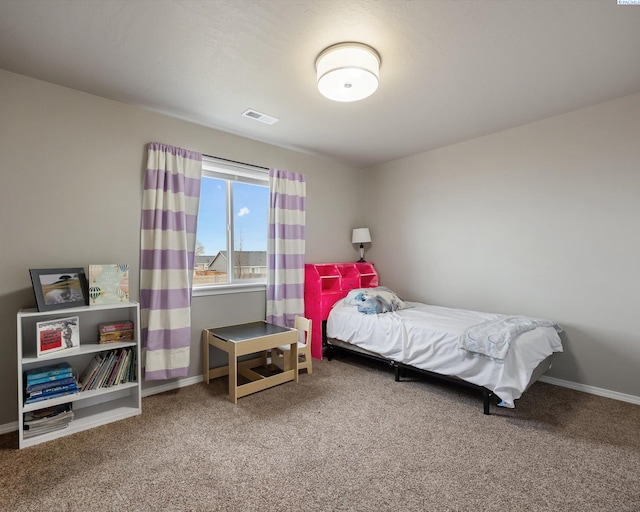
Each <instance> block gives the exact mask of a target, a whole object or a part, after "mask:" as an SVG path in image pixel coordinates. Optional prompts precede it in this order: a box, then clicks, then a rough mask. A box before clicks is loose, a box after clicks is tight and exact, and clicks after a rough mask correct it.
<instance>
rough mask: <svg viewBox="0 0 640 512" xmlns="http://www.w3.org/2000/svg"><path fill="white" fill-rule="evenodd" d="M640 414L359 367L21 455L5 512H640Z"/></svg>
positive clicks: (8, 466) (209, 389) (7, 456)
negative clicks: (486, 402) (509, 402)
mask: <svg viewBox="0 0 640 512" xmlns="http://www.w3.org/2000/svg"><path fill="white" fill-rule="evenodd" d="M639 427H640V406H637V405H633V404H628V403H623V402H617V401H614V400H610V399H606V398H602V397H597V396H592V395H588V394H585V393H580V392H577V391H572V390H568V389H564V388H559V387H556V386H552V385H549V384H544V383H537V384H535V385H534V386H533V387H532V388H531V389H530V390H529V391H528V392H527V394H526V395H525V396H524V397H522V398H521V399H520V400H518V402H517V408H516V409H515V410H504V409H498V408H497V407H495V406H492V415H491V416H485V415H483V414H482V400H481V395H480V393H478V392H477V391H473V390H468V389H466V388H462V387H458V386H455V385H453V384H447V383H443V382H438V381H434V380H428V379H426V378H424V377H415V378H413V379H412V380H410V381H406V382H400V383H396V382H394V380H393V373H392V372H391V371H390V370H389V369H388V368H385V367H384V366H380V365H377V364H375V363H366V362H364V361H363V360H361V359H357V358H355V357H353V358H349V359H340V360H334V361H326V360H324V361H316V362H315V366H314V373H313V375H306V374H304V373H303V374H301V375H300V382H299V383H298V384H297V385H296V384H294V383H287V384H283V385H281V386H278V387H276V388H272V389H269V390H266V391H262V392H260V393H257V394H254V395H251V396H248V397H245V398H241V399H240V400H239V401H238V404H237V405H233V404H231V403H230V402H229V401H228V399H227V396H226V378H222V379H217V380H215V381H213V382H212V383H211V384H210V385H209V386H206V385H205V384H197V385H193V386H189V387H187V388H182V389H180V390H176V391H171V392H167V393H163V394H159V395H154V396H150V397H147V398H144V399H143V414H142V415H141V416H139V417H136V418H130V419H127V420H123V421H120V422H116V423H112V424H110V425H107V426H103V427H99V428H96V429H93V430H89V431H86V432H82V433H79V434H75V435H72V436H69V437H66V438H62V439H58V440H55V441H51V442H49V443H44V444H41V445H38V446H34V447H31V448H27V449H24V450H17V434H15V433H12V434H6V435H3V436H0V469H1V473H2V479H1V481H0V509H1V510H3V511H27V510H56V511H76V510H77V511H90V512H97V511H103V510H104V511H111V510H135V511H151V510H154V511H155V510H176V511H187V510H193V511H208V510H211V511H216V510H220V511H241V510H265V511H298V510H311V511H316V510H318V511H329V510H331V511H334V510H335V511H348V510H352V511H365V510H366V511H387V510H388V511H391V510H399V511H449V510H451V511H453V510H459V511H484V510H487V511H493V510H495V511H498V510H499V511H501V512H505V511H519V510H527V511H563V512H568V511H574V510H575V511H637V510H639V509H640V437H639V435H638V433H639Z"/></svg>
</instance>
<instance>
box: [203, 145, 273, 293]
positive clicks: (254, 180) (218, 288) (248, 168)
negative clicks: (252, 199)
mask: <svg viewBox="0 0 640 512" xmlns="http://www.w3.org/2000/svg"><path fill="white" fill-rule="evenodd" d="M202 178H217V179H221V180H225V182H226V184H227V190H226V201H227V211H226V214H227V218H226V226H227V229H226V231H227V279H228V282H227V283H221V284H212V285H201V286H193V289H192V296H194V297H201V296H205V295H220V294H228V293H242V292H258V291H265V290H266V289H267V280H266V278H264V279H242V281H241V282H234V281H233V261H234V241H235V239H234V228H233V226H234V222H233V219H234V214H233V211H234V210H233V188H232V184H233V182H242V183H250V184H253V185H262V186H267V187H269V171H268V170H267V169H263V168H261V167H256V166H253V165H248V164H241V163H237V162H231V161H228V160H223V159H219V158H214V157H210V156H204V155H203V156H202ZM200 200H201V201H202V197H200ZM266 229H268V226H265V230H266ZM229 281H230V282H229Z"/></svg>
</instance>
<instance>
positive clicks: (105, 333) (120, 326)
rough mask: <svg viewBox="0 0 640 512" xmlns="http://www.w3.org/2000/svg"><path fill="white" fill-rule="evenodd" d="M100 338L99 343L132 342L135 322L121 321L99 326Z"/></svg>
mask: <svg viewBox="0 0 640 512" xmlns="http://www.w3.org/2000/svg"><path fill="white" fill-rule="evenodd" d="M98 336H99V338H98V341H99V342H100V343H113V342H114V341H129V340H132V339H133V322H132V321H131V320H121V321H118V322H105V323H102V324H98Z"/></svg>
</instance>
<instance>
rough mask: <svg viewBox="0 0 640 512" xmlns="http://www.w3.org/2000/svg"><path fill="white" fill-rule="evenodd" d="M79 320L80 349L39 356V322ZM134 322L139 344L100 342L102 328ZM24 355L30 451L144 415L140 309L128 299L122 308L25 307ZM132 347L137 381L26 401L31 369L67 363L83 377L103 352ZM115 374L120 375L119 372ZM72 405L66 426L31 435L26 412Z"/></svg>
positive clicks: (21, 382) (25, 440) (21, 393)
mask: <svg viewBox="0 0 640 512" xmlns="http://www.w3.org/2000/svg"><path fill="white" fill-rule="evenodd" d="M76 316H77V317H78V323H79V331H80V344H79V346H77V347H73V348H67V349H62V350H57V351H54V352H50V353H45V354H41V355H40V356H39V357H38V356H37V355H36V354H37V345H36V344H37V323H38V322H43V321H53V320H56V319H60V318H67V317H76ZM122 320H130V321H132V322H133V325H134V340H131V341H119V342H113V343H98V337H99V335H98V324H99V323H104V322H119V321H122ZM17 333H18V336H17V355H18V429H19V431H18V440H19V447H20V448H26V447H27V446H33V445H36V444H39V443H43V442H46V441H50V440H52V439H57V438H60V437H64V436H67V435H70V434H74V433H76V432H80V431H82V430H87V429H89V428H93V427H96V426H99V425H104V424H106V423H110V422H113V421H118V420H120V419H124V418H128V417H131V416H135V415H138V414H140V413H141V412H142V407H141V406H142V402H141V398H142V386H141V380H140V366H141V365H140V305H139V304H138V303H137V302H133V301H128V302H122V303H119V304H108V305H96V306H86V307H82V308H69V309H62V310H56V311H53V312H52V311H47V312H38V311H36V310H35V309H23V310H20V311H19V312H18V314H17ZM121 349H131V350H132V351H133V356H134V358H135V381H133V382H126V383H121V384H117V385H112V386H110V387H101V388H98V389H92V390H87V391H80V392H78V393H74V394H70V395H65V396H59V397H56V398H50V399H48V400H42V401H40V402H35V403H28V404H26V403H25V399H26V390H25V386H26V377H25V371H27V370H35V369H38V368H41V367H46V366H50V365H52V364H58V363H67V364H69V365H70V366H71V367H72V369H73V373H74V374H75V376H76V377H77V378H79V377H80V376H81V375H82V373H83V371H84V370H85V368H86V367H87V366H88V365H89V363H90V362H91V360H92V359H93V358H94V357H95V356H96V355H97V354H101V353H108V352H111V351H114V350H121ZM114 376H115V373H114ZM63 404H72V405H71V407H72V411H73V419H72V420H71V422H70V423H69V424H68V426H66V427H65V428H62V429H60V430H55V431H52V432H46V433H42V434H39V435H37V436H32V437H25V432H26V431H25V429H24V427H25V413H33V412H37V411H40V410H42V409H46V408H49V407H52V406H57V405H63Z"/></svg>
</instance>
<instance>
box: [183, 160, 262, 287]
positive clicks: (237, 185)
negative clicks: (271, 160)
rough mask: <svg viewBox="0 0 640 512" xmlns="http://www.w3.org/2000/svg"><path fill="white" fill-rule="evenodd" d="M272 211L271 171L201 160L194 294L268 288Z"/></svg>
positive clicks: (219, 161)
mask: <svg viewBox="0 0 640 512" xmlns="http://www.w3.org/2000/svg"><path fill="white" fill-rule="evenodd" d="M268 207H269V175H268V174H267V171H265V170H262V169H260V168H256V167H252V166H249V165H243V164H235V163H229V162H226V161H224V160H218V159H215V158H210V157H203V158H202V184H201V190H200V207H199V210H198V227H197V232H196V254H195V268H194V274H193V286H194V290H200V291H204V290H206V289H210V290H212V289H215V288H216V287H217V288H221V287H232V286H236V287H237V285H242V284H245V285H247V284H264V283H266V280H267V214H268Z"/></svg>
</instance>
